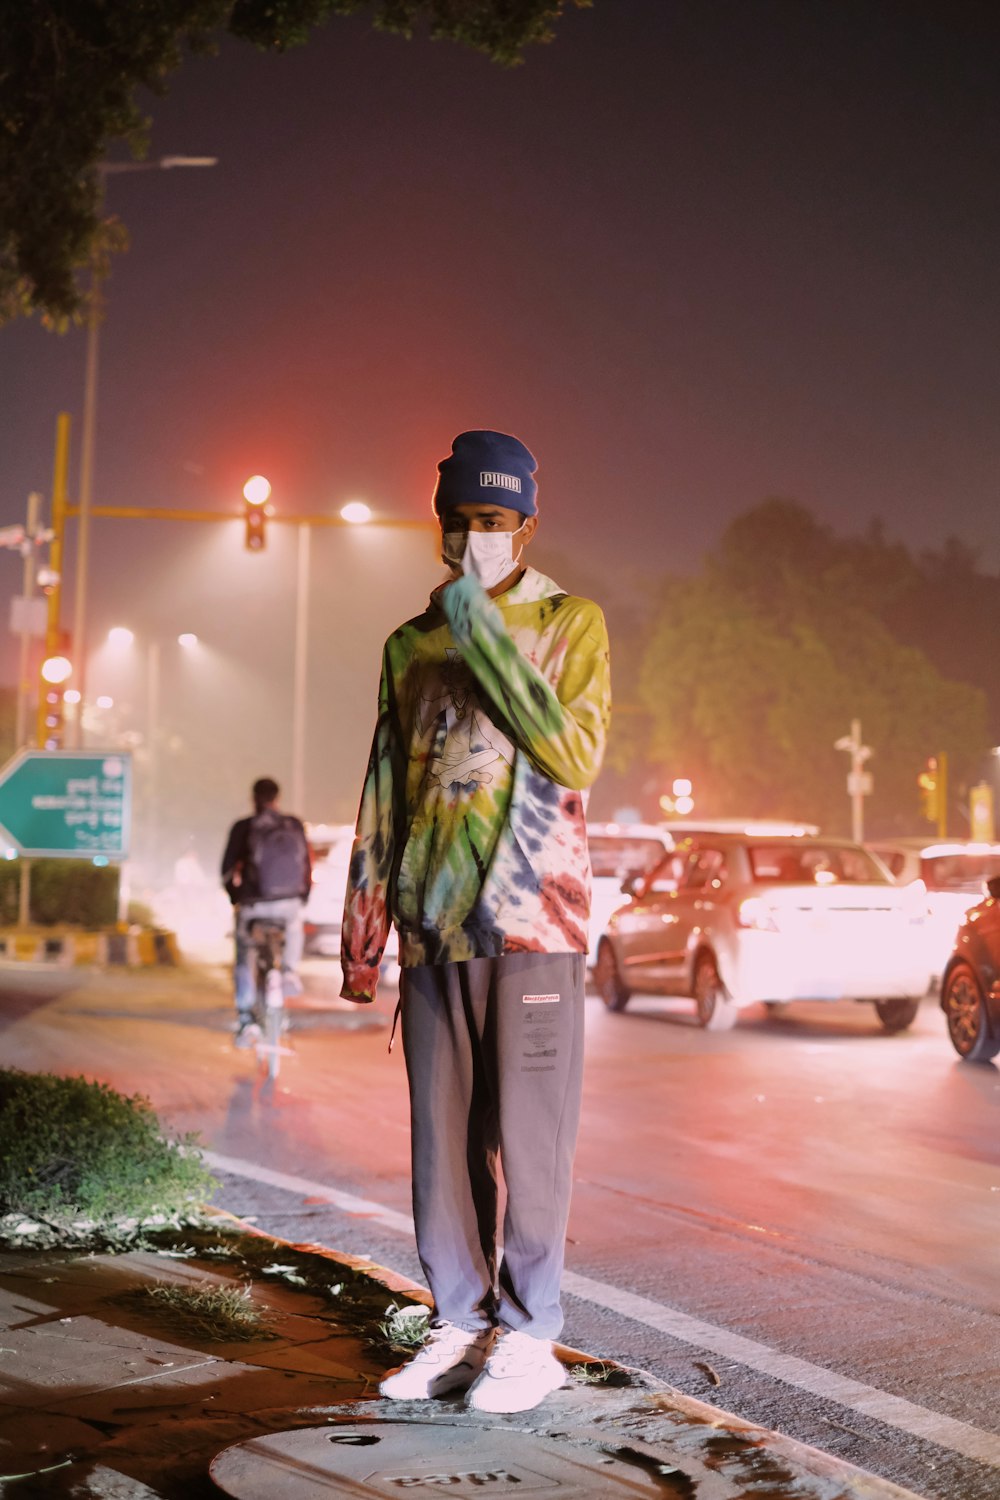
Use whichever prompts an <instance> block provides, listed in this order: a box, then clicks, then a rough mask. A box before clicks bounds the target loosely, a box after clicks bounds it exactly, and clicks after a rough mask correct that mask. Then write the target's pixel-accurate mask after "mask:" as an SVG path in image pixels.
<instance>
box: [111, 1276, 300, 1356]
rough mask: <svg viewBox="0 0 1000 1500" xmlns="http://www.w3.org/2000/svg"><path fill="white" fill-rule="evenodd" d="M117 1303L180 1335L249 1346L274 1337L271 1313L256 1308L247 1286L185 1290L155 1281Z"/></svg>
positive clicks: (202, 1286)
mask: <svg viewBox="0 0 1000 1500" xmlns="http://www.w3.org/2000/svg"><path fill="white" fill-rule="evenodd" d="M117 1300H118V1301H120V1302H121V1303H122V1304H123V1305H128V1306H134V1307H138V1308H139V1309H140V1310H141V1311H143V1312H149V1313H152V1314H154V1315H156V1316H157V1317H159V1318H160V1319H161V1320H162V1321H163V1322H164V1323H166V1324H168V1325H169V1326H170V1327H172V1328H176V1329H178V1330H179V1331H180V1332H182V1333H186V1334H193V1335H195V1336H196V1337H197V1338H201V1339H207V1340H211V1341H213V1342H217V1343H226V1344H229V1343H250V1342H252V1341H254V1340H255V1339H262V1338H263V1339H271V1338H274V1337H275V1334H274V1333H273V1332H272V1331H271V1328H270V1322H271V1314H270V1313H269V1312H268V1311H267V1310H266V1309H265V1308H260V1307H258V1306H257V1305H256V1303H255V1302H254V1301H253V1298H252V1296H251V1293H250V1288H249V1287H248V1286H245V1287H227V1286H215V1285H213V1284H212V1283H211V1282H205V1283H203V1284H202V1285H201V1286H196V1287H189V1286H172V1285H168V1284H166V1283H164V1282H157V1283H156V1284H155V1285H154V1286H142V1287H136V1288H135V1289H134V1290H133V1291H131V1292H125V1293H124V1294H123V1295H122V1296H121V1297H120V1298H119V1299H117Z"/></svg>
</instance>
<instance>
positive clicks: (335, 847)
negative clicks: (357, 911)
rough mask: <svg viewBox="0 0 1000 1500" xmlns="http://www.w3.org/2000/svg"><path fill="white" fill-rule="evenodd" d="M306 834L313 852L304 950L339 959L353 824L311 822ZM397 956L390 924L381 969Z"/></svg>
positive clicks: (318, 955)
mask: <svg viewBox="0 0 1000 1500" xmlns="http://www.w3.org/2000/svg"><path fill="white" fill-rule="evenodd" d="M306 836H307V838H308V839H309V846H310V848H311V849H312V852H313V884H312V890H311V891H310V893H309V901H308V903H307V905H306V909H305V913H304V917H305V922H304V925H305V939H306V942H305V951H306V953H311V954H315V955H316V956H317V957H319V958H339V957H340V934H341V929H342V927H343V925H344V897H345V895H346V894H347V876H348V872H349V870H350V865H351V850H352V848H353V847H354V824H353V823H311V824H309V825H308V827H307V828H306ZM398 957H399V940H398V938H397V936H396V929H395V928H394V927H393V928H391V929H390V931H389V938H388V941H387V942H386V945H385V953H384V955H383V960H382V967H383V972H385V969H386V966H387V965H389V964H394V963H396V962H397V961H398Z"/></svg>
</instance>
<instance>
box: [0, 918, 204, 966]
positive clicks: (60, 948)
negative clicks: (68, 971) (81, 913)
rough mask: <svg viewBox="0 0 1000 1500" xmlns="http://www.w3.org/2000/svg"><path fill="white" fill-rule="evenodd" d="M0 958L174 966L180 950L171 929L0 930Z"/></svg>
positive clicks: (68, 963) (73, 963)
mask: <svg viewBox="0 0 1000 1500" xmlns="http://www.w3.org/2000/svg"><path fill="white" fill-rule="evenodd" d="M0 959H6V960H8V961H13V962H15V963H35V964H48V965H56V966H58V967H60V968H76V967H84V966H91V965H92V966H94V967H95V968H115V967H118V968H137V969H138V968H152V967H154V966H157V965H160V966H164V967H170V968H177V967H179V965H180V961H181V959H180V950H179V948H178V946H177V935H176V933H173V932H165V931H159V932H115V931H103V932H57V931H51V930H50V931H46V930H45V929H39V930H37V931H31V930H27V929H25V928H20V929H19V928H11V927H8V928H6V929H0Z"/></svg>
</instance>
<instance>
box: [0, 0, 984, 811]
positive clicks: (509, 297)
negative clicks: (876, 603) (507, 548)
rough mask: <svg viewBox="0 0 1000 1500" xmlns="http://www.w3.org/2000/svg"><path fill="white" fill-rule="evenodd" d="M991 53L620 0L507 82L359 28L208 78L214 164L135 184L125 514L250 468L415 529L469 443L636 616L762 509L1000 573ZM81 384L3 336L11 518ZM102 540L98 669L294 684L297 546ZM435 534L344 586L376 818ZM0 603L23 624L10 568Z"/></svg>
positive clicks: (353, 745)
mask: <svg viewBox="0 0 1000 1500" xmlns="http://www.w3.org/2000/svg"><path fill="white" fill-rule="evenodd" d="M997 15H998V12H997V10H996V7H995V6H992V5H978V4H961V3H958V4H953V5H950V6H947V7H945V6H939V5H930V4H925V3H922V0H899V3H880V0H822V3H820V0H683V3H682V0H595V4H594V7H593V9H592V10H590V11H582V12H571V13H570V14H568V15H567V16H566V17H565V19H564V20H563V22H562V23H561V24H560V26H559V30H558V38H557V40H556V42H555V43H554V44H553V45H552V46H550V47H546V48H536V49H534V50H533V51H531V52H530V53H529V54H528V57H527V61H526V63H525V65H524V66H523V67H521V68H519V69H516V70H513V71H505V70H501V69H499V68H497V67H496V66H494V65H492V64H490V63H489V62H487V61H486V60H485V59H483V58H481V57H479V56H477V55H475V54H472V53H468V52H465V51H463V50H461V49H459V48H457V47H454V46H451V45H448V46H446V45H443V44H438V45H431V44H429V43H427V42H426V41H422V40H418V41H414V42H411V43H407V42H405V41H403V40H401V39H397V38H390V37H385V36H380V35H377V34H374V33H372V32H371V31H370V30H368V29H367V28H366V26H365V25H364V24H362V23H361V22H360V21H358V20H352V21H343V20H335V21H333V22H331V23H330V24H329V25H328V26H327V27H326V28H325V30H324V31H322V32H319V33H317V35H316V36H315V38H314V40H313V41H312V42H311V43H310V44H309V46H308V47H306V48H304V49H300V50H298V51H296V52H294V53H291V54H289V55H287V56H285V57H270V56H262V55H260V54H257V53H255V52H253V51H252V50H251V49H249V48H247V47H245V46H239V45H237V44H235V43H226V44H225V45H224V46H223V48H222V53H221V56H219V57H218V58H215V59H209V60H201V59H196V60H191V61H189V62H187V63H186V64H185V65H184V67H183V69H182V70H181V72H180V73H179V74H177V75H176V77H175V78H174V80H173V82H172V84H171V87H170V93H169V96H168V98H167V99H166V100H165V101H161V102H157V103H155V105H154V110H155V123H154V130H153V139H152V152H153V154H154V155H158V154H161V153H188V154H198V155H201V154H211V155H216V156H218V158H219V165H218V166H217V167H215V168H214V169H212V170H210V171H175V172H169V173H167V172H162V173H161V172H157V173H152V172H150V173H142V174H136V175H134V176H125V177H115V178H113V179H111V182H110V191H109V200H110V201H109V206H110V207H112V208H114V209H115V210H116V211H119V212H120V213H121V214H122V216H123V217H124V218H125V220H126V222H127V224H128V226H129V229H130V232H131V237H132V246H131V249H130V251H129V252H128V254H127V255H126V256H124V257H122V258H120V259H119V260H118V261H117V262H116V264H115V267H114V272H113V276H112V279H111V282H110V285H109V311H108V317H107V322H106V326H105V329H104V332H103V335H102V363H101V372H100V408H99V431H98V445H97V473H96V484H95V490H96V494H95V499H96V500H97V501H103V502H106V503H136V504H156V505H176V506H201V507H218V508H226V507H232V506H235V505H238V504H239V494H240V488H241V485H242V482H243V479H244V478H245V477H246V476H247V475H248V474H250V473H253V472H255V471H256V472H262V473H265V474H266V475H268V477H269V478H270V479H271V482H272V484H273V486H274V503H275V505H276V506H277V507H278V508H279V509H284V510H285V511H294V512H299V511H332V510H335V509H336V508H338V507H339V506H340V505H341V504H342V503H343V502H344V501H345V500H347V499H351V498H356V497H362V498H365V499H367V500H368V501H369V503H370V504H371V505H373V506H374V507H375V508H377V509H378V510H379V511H380V512H382V513H386V514H390V515H395V516H420V515H423V514H426V508H427V505H428V499H429V494H430V490H431V487H432V484H433V480H434V465H435V463H436V461H437V460H438V459H439V458H441V457H442V456H443V455H444V454H445V453H446V452H447V451H448V448H449V444H450V440H451V438H452V436H453V435H454V433H456V432H457V431H459V430H461V429H462V428H465V427H470V426H491V427H498V428H502V429H506V430H509V431H513V432H516V433H517V434H518V435H519V436H520V437H522V438H523V439H524V440H525V441H526V442H527V443H528V444H529V446H531V447H532V448H533V449H534V451H535V452H536V454H537V455H538V458H539V463H540V471H539V482H540V503H541V506H542V518H543V529H542V533H541V537H540V543H541V542H545V543H547V544H548V545H549V546H550V547H551V548H553V549H554V550H555V551H557V552H559V553H560V554H563V555H565V556H566V557H567V558H568V559H569V566H570V571H571V572H572V570H573V567H574V566H578V567H579V570H580V573H581V576H586V578H587V579H588V580H591V579H593V578H594V577H595V576H597V577H600V575H601V572H602V571H603V572H604V573H605V575H606V576H607V579H608V587H609V589H620V588H621V587H622V585H623V580H627V578H628V577H629V575H630V572H631V570H632V569H634V568H642V569H645V570H647V571H653V570H657V569H668V568H669V569H684V568H691V567H694V566H696V564H697V561H698V558H699V556H700V554H701V553H702V551H703V550H704V549H705V547H707V546H709V545H711V543H712V542H713V541H714V540H715V539H716V538H717V536H718V535H719V533H720V531H721V530H722V528H723V527H724V526H725V524H726V523H727V521H728V520H730V519H731V518H732V517H733V516H734V515H736V514H738V513H739V512H740V511H742V510H745V509H746V508H747V507H748V506H750V505H752V504H754V503H755V502H757V501H758V500H760V499H762V498H763V497H764V496H766V495H771V494H782V495H790V496H794V497H796V498H798V499H799V500H801V501H802V502H804V503H805V504H806V505H808V506H810V507H811V508H812V509H813V510H814V511H815V512H816V513H817V514H818V515H819V516H820V517H821V518H822V519H824V520H825V521H827V522H829V523H830V524H832V525H833V526H835V527H836V528H837V529H839V530H842V531H850V530H857V529H860V528H862V527H864V526H866V525H867V524H868V523H869V521H870V520H871V519H872V518H873V517H881V518H882V519H883V520H884V521H885V524H886V527H887V530H888V532H889V534H890V535H892V536H896V537H899V538H901V539H903V540H906V541H907V542H909V543H911V544H912V545H914V546H917V547H920V546H925V545H928V546H933V545H936V544H938V543H940V542H941V541H942V539H943V538H944V537H945V536H946V535H947V534H948V533H949V532H955V533H958V534H959V535H961V536H963V537H964V538H966V539H967V540H969V541H970V542H973V543H975V544H977V545H979V546H980V547H981V548H982V556H983V560H984V564H985V565H986V566H988V567H990V568H991V569H995V568H996V567H997V566H998V564H1000V545H998V535H997V515H998V505H997V487H998V475H1000V436H998V434H1000V423H998V411H997V405H998V402H997V395H998V388H1000V382H998V378H997V352H996V351H997V346H998V335H1000V278H998V274H997V267H998V265H1000V211H998V183H1000V105H998V92H997V77H998V69H997V64H998V61H1000V46H998V41H1000V22H998V20H997V19H996V18H997ZM82 384H83V337H82V335H81V334H79V333H73V334H70V335H68V336H66V337H63V338H58V337H56V336H53V335H50V334H46V333H45V332H44V331H43V329H42V328H41V327H40V326H38V325H37V324H33V323H24V324H20V325H15V326H11V327H9V328H6V329H4V330H2V331H0V393H2V394H0V484H2V495H3V509H2V516H0V520H2V521H13V520H17V519H21V518H22V517H23V511H24V501H25V496H26V494H27V491H28V490H29V489H31V488H40V489H43V490H47V489H48V487H49V484H50V476H51V451H52V435H53V428H54V421H55V414H56V412H57V411H58V410H59V409H60V408H65V409H67V410H70V411H71V412H73V413H74V415H75V417H76V418H77V419H78V417H79V412H80V401H81V395H82ZM78 425H79V423H78V421H77V427H78ZM77 436H78V433H77ZM95 536H96V537H97V539H98V550H99V553H100V556H99V559H98V561H97V563H96V564H95V599H94V609H93V631H94V633H95V636H96V635H97V634H98V633H99V632H100V631H103V630H104V629H106V627H107V625H109V624H111V623H114V620H115V619H116V618H118V617H120V616H122V615H123V614H124V613H128V612H131V613H132V614H133V616H134V617H136V618H138V617H141V616H142V615H143V611H144V610H146V609H148V610H149V611H150V614H149V617H148V620H144V619H142V618H139V620H138V623H139V625H140V626H144V625H145V626H148V628H150V629H153V630H156V631H160V632H161V633H163V634H164V637H165V638H166V637H167V636H168V635H169V633H170V632H171V631H172V630H174V629H175V628H176V629H183V628H185V623H186V622H185V621H184V620H182V619H181V616H182V615H185V614H186V615H187V616H188V617H190V618H191V619H192V620H193V618H194V617H195V616H197V617H198V619H199V623H190V624H187V628H193V629H199V630H201V631H203V632H205V633H206V635H208V634H211V633H212V631H213V630H215V632H216V634H217V635H218V636H219V638H220V641H222V642H223V643H224V644H225V647H226V649H227V650H229V651H231V652H232V653H233V659H234V660H235V659H236V658H237V657H239V659H240V660H241V661H243V662H244V664H248V665H247V670H252V669H253V661H254V656H253V653H252V652H251V653H250V655H247V653H246V650H245V649H244V648H245V647H246V646H247V645H248V643H251V642H254V641H257V642H259V645H260V652H261V655H262V657H264V658H266V659H267V661H268V668H269V670H272V669H273V670H276V671H277V672H278V673H279V680H280V674H281V673H282V672H284V671H285V669H286V667H287V665H288V643H289V642H290V639H291V637H290V633H289V632H290V630H291V610H292V603H291V594H290V591H291V588H292V583H293V579H294V567H293V558H292V552H291V545H290V544H291V537H290V535H289V534H288V533H285V536H284V537H283V539H281V541H280V544H279V543H278V542H277V541H276V542H275V544H274V545H272V546H271V547H269V549H268V551H267V552H266V553H265V554H264V555H263V556H254V557H249V556H247V555H246V554H244V553H243V551H242V535H241V533H240V531H239V530H238V529H237V528H235V527H234V528H226V527H220V528H218V529H217V530H216V528H209V527H205V528H200V527H194V526H188V527H183V526H160V525H151V524H147V523H104V525H103V526H100V527H96V528H95ZM418 538H419V534H415V533H402V532H400V533H396V534H394V538H393V545H392V546H391V547H387V548H386V549H385V551H384V552H383V553H382V554H379V552H378V550H377V549H374V548H371V547H368V546H367V544H366V551H365V553H364V555H363V556H361V555H359V554H358V552H357V551H354V552H344V551H343V547H341V550H340V551H339V552H338V551H337V547H336V546H335V545H334V543H333V542H332V541H330V542H329V543H328V544H327V543H324V546H323V547H320V548H318V549H317V558H316V569H315V576H314V590H315V597H314V610H315V630H314V642H313V645H314V657H313V673H314V674H315V676H314V675H313V674H311V676H310V684H311V694H312V696H313V698H314V700H315V701H316V703H317V705H319V704H320V703H322V702H327V701H328V702H330V703H331V704H336V705H338V712H339V713H340V714H341V720H342V719H343V713H344V710H345V708H346V707H347V706H348V705H350V710H351V712H350V720H351V726H350V728H349V729H347V730H344V731H343V732H341V731H339V730H338V731H336V732H334V729H333V723H334V720H333V718H330V719H329V721H327V720H324V721H323V723H324V724H326V729H325V730H324V733H325V734H329V736H331V737H332V738H334V739H336V740H337V741H338V744H339V743H340V742H341V741H344V743H345V748H344V752H343V753H344V757H345V765H344V767H343V768H341V767H340V766H339V764H338V766H337V768H336V770H335V772H331V773H330V775H331V776H332V777H333V779H334V780H336V782H337V784H338V791H337V797H338V798H339V797H340V796H341V792H340V789H339V785H340V782H341V781H342V780H344V779H345V778H346V779H347V780H348V781H349V783H350V787H349V793H348V792H347V791H345V792H344V793H343V796H344V797H345V798H348V800H350V801H351V802H352V803H353V800H354V798H355V797H356V785H355V783H356V782H358V781H359V779H360V774H361V770H362V769H363V768H362V767H358V768H357V771H356V773H355V771H354V770H353V769H350V770H348V763H350V765H351V766H352V767H353V761H354V760H355V759H357V757H358V755H359V754H360V755H361V758H362V759H363V751H359V748H358V747H359V745H361V743H362V742H364V744H365V745H366V744H367V739H368V734H369V732H370V724H371V708H372V704H371V703H370V699H371V698H372V697H373V694H374V681H373V674H374V673H375V672H376V671H377V665H378V641H379V640H380V639H381V637H382V636H383V635H384V634H385V633H386V631H387V630H388V629H389V628H391V626H392V625H393V624H394V623H395V622H396V621H397V619H399V618H403V617H405V616H406V615H408V614H411V613H414V612H416V611H417V609H419V607H420V605H421V602H422V599H423V597H424V595H425V592H426V586H427V583H428V581H429V580H432V579H433V577H434V573H435V570H434V565H433V560H432V559H431V558H430V557H428V555H427V553H426V551H423V550H421V549H422V548H423V544H422V543H421V542H420V541H419V539H418ZM404 543H405V547H408V548H411V549H413V552H414V555H415V556H416V561H415V562H414V564H413V567H412V569H411V568H409V567H408V565H407V562H406V557H407V552H406V550H405V547H404V548H403V550H402V551H401V550H400V548H401V546H402V545H403V544H404ZM346 545H347V543H346V541H344V542H343V546H346ZM324 548H325V550H324ZM380 556H381V559H382V561H380ZM383 564H384V565H383ZM0 570H2V576H0V604H2V605H3V608H4V611H6V598H7V597H8V596H9V594H10V593H12V592H14V591H15V589H16V586H17V582H18V575H19V568H18V566H17V564H16V561H15V558H14V556H13V554H7V561H6V562H4V560H3V557H2V556H0ZM264 570H269V571H268V573H267V577H266V578H265V573H264ZM359 570H360V571H359ZM348 574H349V575H350V579H351V582H350V586H349V588H348V587H347V585H346V580H347V576H348ZM566 581H567V582H568V583H569V584H570V585H571V586H572V584H573V578H572V577H570V578H569V579H567V580H566ZM347 597H350V599H351V600H352V612H353V613H352V622H351V624H350V625H349V627H348V629H347V630H346V633H345V631H344V628H343V624H342V618H341V614H335V612H332V610H333V606H332V601H333V600H334V599H335V598H337V599H340V600H341V601H343V599H345V598H347ZM220 600H221V601H222V603H223V610H222V612H221V613H222V615H223V618H222V619H220V618H219V615H220V611H219V608H218V604H219V601H220ZM324 600H325V601H328V603H329V604H330V608H329V609H328V608H327V606H326V605H325V604H324ZM268 601H270V602H268ZM269 612H270V613H269ZM272 622H273V623H272ZM354 667H356V672H353V668H354ZM12 669H13V652H12V650H11V649H10V645H9V638H8V641H7V642H5V649H4V652H3V655H2V656H0V675H3V676H5V677H6V679H7V680H12ZM288 670H289V672H290V668H289V669H288ZM286 675H287V674H286ZM267 680H268V682H269V683H273V679H271V678H268V679H267ZM275 691H277V689H274V688H273V687H272V688H269V692H275ZM330 712H331V713H332V712H333V710H332V709H331V710H330ZM345 734H346V741H345ZM239 753H242V752H239ZM278 753H279V752H278V751H277V749H276V750H275V754H276V755H277V754H278ZM316 753H318V751H315V750H314V754H316ZM337 753H338V754H339V753H340V752H339V750H338V752H337ZM246 754H247V757H248V763H249V759H253V756H252V755H251V754H250V752H249V751H247V752H246ZM259 759H260V756H259V755H258V756H257V759H255V760H254V766H256V765H257V764H258V762H259ZM324 779H325V773H324V771H323V767H322V765H320V764H319V763H317V765H316V767H315V768H314V767H313V766H312V763H311V767H310V782H311V783H312V784H317V782H318V781H321V780H324ZM318 795H319V794H318V793H317V796H318ZM322 800H324V801H325V802H331V803H332V801H333V800H335V799H334V798H333V794H332V793H330V794H329V795H328V794H327V793H326V792H325V791H324V792H323V798H322ZM317 811H318V809H317Z"/></svg>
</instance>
